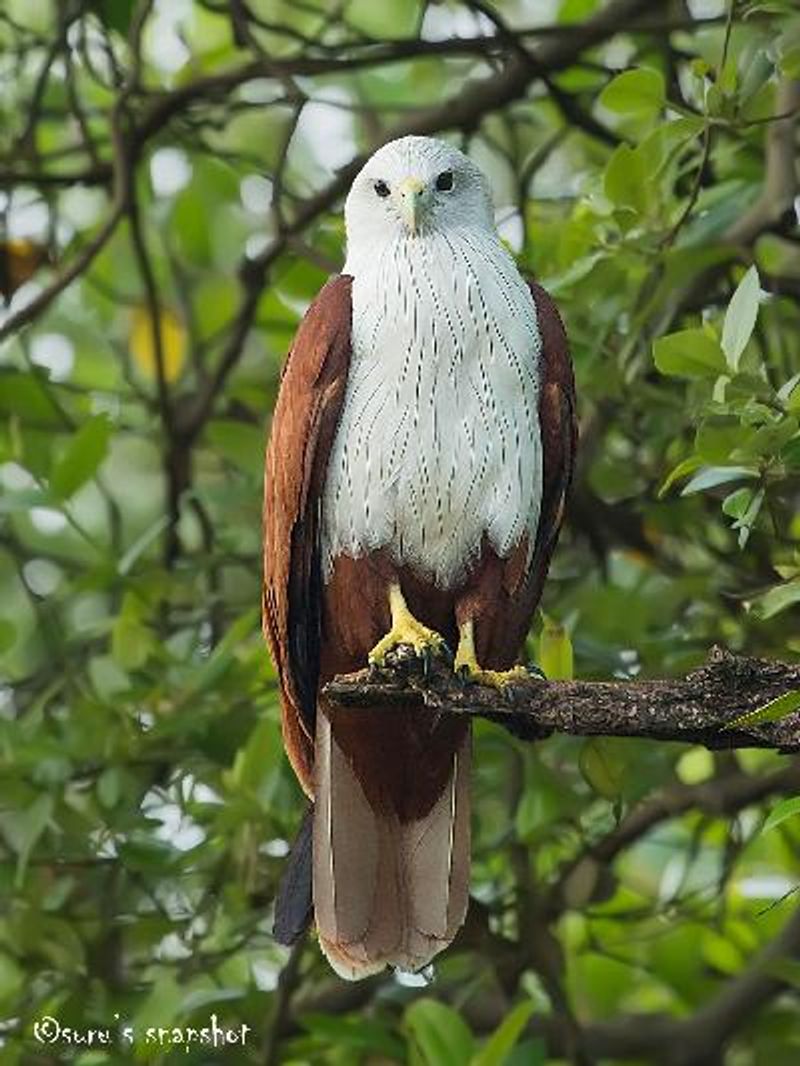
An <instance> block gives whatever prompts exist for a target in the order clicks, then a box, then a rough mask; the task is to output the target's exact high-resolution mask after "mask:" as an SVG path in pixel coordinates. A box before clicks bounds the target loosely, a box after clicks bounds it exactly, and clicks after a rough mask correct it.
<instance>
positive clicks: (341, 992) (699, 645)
mask: <svg viewBox="0 0 800 1066" xmlns="http://www.w3.org/2000/svg"><path fill="white" fill-rule="evenodd" d="M798 77H800V16H799V15H798V11H797V7H796V4H795V3H794V2H793V0H784V2H781V0H772V2H733V0H728V2H726V3H722V2H715V0H686V2H685V0H675V2H672V0H664V2H658V0H609V2H607V3H605V4H603V3H599V2H598V0H546V2H545V0H509V2H505V0H503V2H502V3H499V2H497V3H488V2H485V3H483V2H478V0H464V2H455V0H452V2H451V0H446V2H417V0H386V2H383V3H376V2H372V0H327V2H326V0H302V2H301V0H291V2H288V0H287V2H282V0H249V3H247V4H245V3H244V2H241V0H240V2H231V3H223V2H221V0H174V2H168V0H160V2H155V3H149V2H141V3H134V2H132V0H93V2H86V0H62V2H60V3H55V2H52V3H51V2H48V0H5V3H4V4H3V5H2V10H0V281H2V290H3V292H4V294H5V295H6V297H7V302H8V305H7V307H6V308H5V310H4V311H3V312H2V317H0V337H2V342H1V343H0V413H1V414H2V418H1V419H0V655H1V658H0V767H1V768H2V769H1V771H0V886H1V887H0V898H1V899H2V908H0V1063H2V1064H6V1063H7V1064H16V1063H20V1064H26V1066H27V1064H32V1066H35V1064H39V1063H42V1064H44V1063H60V1062H68V1063H78V1064H80V1066H89V1064H95V1063H106V1062H110V1063H127V1062H167V1061H181V1062H185V1063H187V1064H191V1063H196V1064H200V1063H203V1064H206V1063H217V1062H225V1063H227V1062H233V1063H239V1062H241V1063H263V1064H266V1066H271V1064H275V1063H296V1064H300V1063H332V1064H350V1063H368V1064H373V1066H377V1064H395V1063H410V1064H413V1066H462V1064H466V1063H472V1064H473V1066H494V1064H496V1066H500V1064H504V1063H505V1064H509V1066H523V1064H524V1066H536V1064H538V1063H545V1062H566V1063H575V1064H584V1066H585V1064H592V1063H623V1062H635V1063H662V1062H663V1063H670V1064H674V1066H687V1064H688V1066H691V1064H698V1066H700V1064H703V1066H708V1064H710V1066H714V1064H718V1063H723V1062H724V1063H727V1064H731V1066H749V1064H753V1066H755V1064H760V1063H767V1062H768V1063H769V1064H770V1066H782V1064H787V1066H789V1064H792V1066H794V1064H796V1063H797V1061H798V1056H800V1020H799V1019H798V1002H797V991H798V989H799V988H800V921H799V920H798V916H797V913H796V897H795V896H793V893H794V892H795V889H796V887H797V885H798V884H800V880H799V879H800V858H799V857H798V844H799V843H800V820H798V818H797V817H786V818H785V819H784V820H783V821H781V822H780V824H779V825H777V826H775V827H774V828H768V829H767V831H763V829H764V819H765V816H766V815H767V814H768V812H769V811H770V810H774V809H777V811H778V813H779V814H781V813H783V814H789V813H790V811H791V810H792V809H793V808H791V807H786V806H784V807H781V806H780V804H781V803H784V804H785V802H786V801H787V800H789V801H791V799H792V797H793V795H795V794H796V793H797V792H798V790H800V768H799V767H798V763H797V761H796V760H790V759H789V758H786V757H779V756H777V755H774V754H771V753H769V752H756V751H739V752H728V753H718V754H713V755H712V754H710V753H708V752H706V751H705V750H701V749H689V748H684V747H680V746H678V745H671V744H664V743H647V742H644V741H629V742H614V743H612V742H609V741H599V740H594V741H589V742H585V741H581V740H579V739H573V738H554V739H551V740H549V741H547V742H546V743H541V744H537V745H525V744H523V743H521V742H519V741H516V740H514V739H513V738H511V737H510V736H509V735H507V734H506V733H505V732H503V731H502V730H500V729H499V728H497V727H494V726H490V725H488V724H487V723H478V725H477V729H476V734H477V736H476V768H475V775H474V776H475V811H474V836H475V842H474V864H473V895H474V901H473V906H472V908H471V910H470V915H469V919H468V922H467V924H466V927H465V929H464V930H463V932H462V934H461V935H460V936H459V938H458V939H457V940H456V942H455V944H454V945H453V946H452V948H451V949H450V950H448V951H447V952H446V953H445V955H444V956H442V957H440V960H439V961H437V964H436V980H435V981H434V983H432V984H430V985H429V986H427V987H425V986H423V984H422V983H421V982H412V981H409V980H408V979H406V978H402V979H401V978H395V977H394V976H393V975H391V974H386V975H385V976H383V977H380V978H375V979H372V980H370V981H367V982H364V983H361V984H357V985H348V984H346V983H344V982H341V981H339V980H338V979H337V978H336V977H334V976H333V975H332V973H331V972H330V970H329V969H328V967H327V966H326V965H325V964H324V963H323V961H322V960H321V958H320V955H319V952H318V949H317V947H316V945H315V943H314V941H313V937H311V938H309V939H308V940H307V941H306V942H304V943H302V944H301V945H299V946H298V947H297V948H296V949H294V950H292V951H291V952H290V951H288V950H286V949H284V948H281V947H278V946H276V945H275V944H274V943H273V942H272V939H271V936H270V927H271V908H272V900H273V897H274V893H275V888H276V884H277V880H278V878H279V876H280V872H281V868H282V862H283V857H284V856H285V853H286V851H287V846H288V845H287V842H288V841H290V840H291V838H292V836H293V834H294V832H295V829H296V827H297V824H298V821H299V817H300V813H301V810H302V806H303V804H302V802H301V796H300V792H299V789H298V787H297V785H296V783H295V781H294V778H293V776H292V774H291V772H290V770H289V767H288V764H287V763H286V761H285V759H284V756H283V754H282V750H281V742H280V732H279V715H278V706H277V697H276V686H275V677H274V673H273V671H272V668H271V665H270V663H269V661H268V657H267V654H266V652H265V650H264V648H263V645H262V641H261V637H260V633H259V619H258V603H259V574H260V559H259V534H260V497H261V471H262V456H263V444H264V437H265V431H266V428H267V427H268V423H269V412H270V409H271V406H272V403H273V400H274V396H275V392H276V388H277V383H278V377H279V373H280V367H281V364H282V361H283V358H284V356H285V353H286V351H287V347H288V345H289V343H290V340H291V337H292V335H293V331H294V329H295V327H296V325H297V322H298V319H299V317H300V315H301V314H302V312H303V310H304V309H305V307H306V306H307V304H308V302H309V301H310V300H311V299H312V297H313V296H314V294H315V293H316V291H317V290H318V289H319V287H320V286H321V284H322V283H323V282H324V280H325V279H326V277H327V276H328V275H329V274H330V273H331V272H335V271H336V270H337V268H338V266H339V265H340V264H341V262H342V241H343V227H342V221H341V216H340V208H341V199H342V195H343V193H344V192H346V190H347V187H348V185H349V182H350V180H351V178H352V176H353V174H354V173H355V171H356V170H357V169H358V166H359V165H360V161H361V160H363V158H364V156H365V155H368V154H369V153H370V151H372V150H373V149H374V148H375V147H377V146H378V144H380V143H381V142H382V141H383V140H385V139H387V138H388V137H390V136H394V135H398V134H401V133H404V132H414V131H419V132H425V133H438V134H441V135H444V136H447V137H449V138H452V139H453V140H454V142H455V143H457V144H459V145H460V146H462V147H463V148H464V149H465V150H466V151H468V152H469V153H470V154H471V155H472V156H473V157H474V158H475V159H476V160H477V161H478V162H479V163H480V164H481V165H482V166H483V167H484V168H485V170H486V171H487V173H488V174H489V176H490V179H491V184H492V186H493V189H494V195H495V201H496V207H497V219H498V225H499V227H500V231H501V233H502V235H503V236H504V238H505V239H506V240H507V241H508V243H509V245H510V247H511V248H512V249H513V251H514V252H515V254H516V255H517V256H518V259H519V262H520V263H521V265H522V266H523V267H524V268H525V269H526V270H528V271H529V272H531V273H533V274H534V275H536V277H537V278H539V279H540V280H541V281H542V282H543V283H544V284H545V286H546V287H547V288H548V289H549V290H550V291H551V292H552V293H553V295H554V296H555V297H556V299H557V301H558V303H559V305H560V307H561V308H562V310H563V313H564V317H565V319H566V322H567V326H568V332H569V335H570V338H571V343H572V348H573V353H574V358H575V363H576V371H577V378H578V389H579V406H580V417H581V436H582V443H581V453H580V463H579V468H578V474H577V484H576V488H575V493H574V497H573V500H572V503H571V506H570V509H569V512H568V516H567V523H566V527H565V531H564V533H563V535H562V538H561V544H560V547H559V550H558V552H557V555H556V560H555V563H554V566H553V570H552V575H551V579H550V582H549V584H548V586H547V590H546V593H545V600H544V604H543V606H544V609H545V611H546V612H547V616H548V621H547V622H546V623H543V621H542V619H541V618H539V619H538V620H537V626H536V629H535V630H534V632H533V633H532V635H531V641H530V648H529V651H530V655H531V657H532V658H536V657H537V655H538V654H539V651H540V649H541V648H543V651H544V659H545V662H544V665H545V667H546V668H549V669H550V670H551V672H552V670H553V665H554V664H556V665H557V668H558V669H560V670H561V671H562V672H564V671H568V670H569V663H570V655H569V648H568V642H571V646H572V649H573V651H574V664H575V671H576V673H577V674H578V675H579V676H581V677H587V678H589V677H598V678H609V677H635V676H669V675H673V674H680V673H683V672H685V671H686V670H688V669H691V668H692V667H693V666H695V665H697V664H699V663H700V662H702V661H703V660H704V659H705V657H706V655H707V652H708V649H709V647H710V646H711V645H712V644H713V643H715V642H720V643H724V644H726V645H728V646H729V647H731V648H733V649H734V650H738V651H746V652H747V653H749V654H764V655H772V656H775V657H778V658H783V659H789V660H791V659H793V658H796V656H797V653H798V651H800V638H799V637H798V634H797V628H796V623H797V617H798V616H797V605H798V602H800V553H798V537H799V536H800V517H798V512H797V503H798V488H799V487H800V481H799V480H798V479H799V477H800V423H799V422H798V418H800V388H798V387H797V385H798V381H799V380H800V312H799V308H798V300H799V299H800V228H798V218H797V211H796V207H795V197H796V196H797V194H798V191H800V190H798V176H797V169H796V167H797V131H796V119H797V115H798V108H800V85H799V83H798V81H797V80H796V79H797V78H798ZM543 624H546V626H547V631H546V633H545V636H544V641H543V644H542V643H540V639H541V632H540V631H541V630H542V626H543ZM795 806H796V805H795ZM766 945H770V946H769V947H768V948H767V952H768V954H767V956H766V958H765V957H763V956H760V955H759V952H760V951H761V950H762V948H764V946H766ZM212 1013H214V1014H216V1015H217V1016H218V1018H219V1019H220V1021H221V1022H222V1023H223V1024H225V1025H229V1026H231V1027H234V1026H241V1025H242V1024H243V1023H244V1024H246V1025H248V1026H249V1027H250V1032H249V1034H248V1038H247V1041H246V1043H245V1044H244V1046H242V1045H241V1044H239V1045H238V1046H236V1047H226V1048H216V1049H214V1048H211V1047H208V1046H200V1045H198V1044H197V1043H196V1042H195V1043H193V1044H192V1046H191V1047H188V1048H187V1047H183V1046H179V1045H178V1044H176V1043H174V1042H173V1044H172V1046H171V1047H170V1046H169V1041H172V1040H173V1035H170V1036H169V1039H168V1040H167V1044H165V1045H164V1046H158V1043H157V1042H152V1043H148V1042H147V1041H146V1040H145V1036H144V1034H146V1031H147V1028H148V1027H151V1026H154V1027H159V1026H161V1027H165V1029H166V1030H167V1032H168V1033H169V1034H173V1027H175V1026H179V1027H182V1029H181V1031H182V1032H184V1033H186V1032H187V1027H189V1026H194V1027H200V1026H202V1025H206V1024H208V1019H209V1017H210V1015H211V1014H212ZM45 1015H52V1016H53V1017H55V1018H57V1019H59V1020H60V1022H61V1024H62V1025H64V1026H72V1027H76V1028H77V1030H78V1031H79V1032H80V1033H85V1031H86V1029H87V1028H88V1027H94V1028H101V1029H103V1028H108V1029H109V1030H110V1037H109V1039H110V1043H109V1044H108V1045H100V1046H96V1047H92V1048H88V1047H86V1046H76V1045H75V1044H74V1043H70V1042H69V1040H68V1039H67V1038H66V1037H65V1036H64V1034H63V1033H61V1034H60V1035H59V1036H58V1038H57V1039H56V1040H55V1042H54V1043H47V1042H46V1040H44V1039H43V1038H42V1039H39V1040H37V1038H36V1035H35V1032H34V1025H35V1023H36V1021H37V1019H40V1018H42V1017H43V1016H45ZM125 1025H130V1026H131V1027H133V1030H134V1031H135V1034H136V1039H135V1041H134V1042H133V1043H132V1044H131V1043H130V1042H129V1041H126V1039H125V1036H124V1032H123V1030H124V1027H125ZM51 1032H52V1031H51ZM177 1039H178V1038H177V1037H174V1040H177ZM178 1055H179V1056H180V1059H178V1058H177V1056H178Z"/></svg>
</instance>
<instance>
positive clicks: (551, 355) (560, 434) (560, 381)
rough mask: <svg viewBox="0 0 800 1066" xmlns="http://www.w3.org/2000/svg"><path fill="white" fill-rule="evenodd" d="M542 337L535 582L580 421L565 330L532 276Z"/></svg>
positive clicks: (553, 533)
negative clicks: (538, 504) (539, 505)
mask: <svg viewBox="0 0 800 1066" xmlns="http://www.w3.org/2000/svg"><path fill="white" fill-rule="evenodd" d="M529 284H530V289H531V295H532V296H533V302H534V304H535V305H536V314H537V317H538V321H539V331H540V333H541V337H542V351H541V357H540V358H541V374H540V392H539V429H540V432H541V435H542V464H543V471H542V474H543V477H542V504H541V510H540V513H539V525H538V528H537V531H536V544H535V546H534V552H533V559H532V562H531V571H532V575H531V576H532V577H533V580H534V582H535V583H542V582H543V581H544V577H545V575H546V573H547V568H548V566H549V563H550V556H551V555H552V552H553V548H554V547H555V543H556V540H557V538H558V531H559V529H560V528H561V521H562V519H563V517H564V505H565V502H566V498H567V494H568V493H569V488H570V484H571V482H572V473H573V469H574V465H575V449H576V447H577V442H578V422H577V418H576V414H575V378H574V374H573V370H572V360H571V359H570V355H569V347H568V344H567V335H566V332H565V331H564V325H563V323H562V321H561V316H560V315H559V313H558V308H557V307H556V305H555V303H554V302H553V300H552V299H551V297H550V296H549V295H548V293H547V292H545V290H544V289H543V288H542V286H541V285H539V284H537V283H536V282H535V281H532V282H530V283H529Z"/></svg>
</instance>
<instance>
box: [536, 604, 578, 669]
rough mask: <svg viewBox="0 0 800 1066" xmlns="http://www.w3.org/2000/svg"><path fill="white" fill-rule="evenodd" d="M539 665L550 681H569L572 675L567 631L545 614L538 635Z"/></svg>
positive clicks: (570, 642) (569, 641)
mask: <svg viewBox="0 0 800 1066" xmlns="http://www.w3.org/2000/svg"><path fill="white" fill-rule="evenodd" d="M539 666H540V667H541V669H542V672H543V673H544V676H545V677H546V678H548V679H549V680H550V681H570V680H572V678H573V677H574V673H573V655H572V641H571V640H570V638H569V633H568V632H567V631H566V629H565V628H564V626H562V625H561V623H560V622H556V621H554V620H553V619H552V618H549V617H548V616H547V615H544V625H543V626H542V632H541V633H540V635H539Z"/></svg>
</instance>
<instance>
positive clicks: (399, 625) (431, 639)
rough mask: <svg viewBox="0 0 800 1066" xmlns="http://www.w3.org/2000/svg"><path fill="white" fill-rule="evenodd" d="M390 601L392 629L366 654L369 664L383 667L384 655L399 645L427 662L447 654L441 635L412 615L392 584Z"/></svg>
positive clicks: (400, 594)
mask: <svg viewBox="0 0 800 1066" xmlns="http://www.w3.org/2000/svg"><path fill="white" fill-rule="evenodd" d="M389 604H390V607H391V612H392V628H391V629H390V630H389V632H388V633H387V634H386V636H385V637H382V638H381V639H380V640H379V641H378V643H377V644H376V645H375V647H374V648H373V649H372V651H371V652H370V653H369V664H370V666H383V665H384V664H385V663H386V657H387V655H388V654H389V653H390V652H392V651H394V650H395V649H396V648H400V647H410V648H412V649H413V650H414V652H415V653H416V656H417V658H419V659H422V660H423V661H424V662H426V663H430V660H431V659H432V658H433V657H434V656H444V655H447V645H446V644H445V641H444V637H443V636H442V635H441V634H440V633H437V632H436V630H435V629H430V628H429V627H428V626H426V625H424V624H423V623H422V622H420V621H419V620H418V619H416V618H415V617H414V615H413V614H412V613H411V611H409V609H408V606H407V605H406V602H405V600H404V599H403V595H402V593H401V592H400V588H399V586H392V588H391V589H390V590H389Z"/></svg>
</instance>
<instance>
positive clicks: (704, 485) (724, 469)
mask: <svg viewBox="0 0 800 1066" xmlns="http://www.w3.org/2000/svg"><path fill="white" fill-rule="evenodd" d="M750 477H758V471H757V470H751V469H750V468H749V467H747V466H704V467H703V469H702V470H701V471H700V472H699V473H697V474H695V476H694V477H693V478H692V479H691V480H690V481H688V482H687V483H686V484H685V485H684V487H683V489H682V490H681V496H691V495H692V494H693V493H695V492H704V491H705V490H706V489H713V488H716V486H717V485H725V484H727V482H729V481H741V480H742V478H750Z"/></svg>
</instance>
